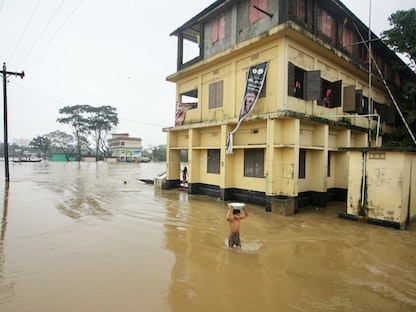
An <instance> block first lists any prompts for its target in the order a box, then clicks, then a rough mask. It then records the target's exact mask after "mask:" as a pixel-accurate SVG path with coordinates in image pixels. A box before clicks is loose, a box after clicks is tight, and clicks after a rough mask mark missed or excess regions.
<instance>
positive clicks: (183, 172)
mask: <svg viewBox="0 0 416 312" xmlns="http://www.w3.org/2000/svg"><path fill="white" fill-rule="evenodd" d="M187 174H188V168H186V167H184V168H183V170H182V182H183V183H186V182H188V177H187Z"/></svg>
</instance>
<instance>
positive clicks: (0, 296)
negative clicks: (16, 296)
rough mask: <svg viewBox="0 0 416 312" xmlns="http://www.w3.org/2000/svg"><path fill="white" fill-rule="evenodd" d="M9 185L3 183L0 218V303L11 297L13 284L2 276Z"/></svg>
mask: <svg viewBox="0 0 416 312" xmlns="http://www.w3.org/2000/svg"><path fill="white" fill-rule="evenodd" d="M9 187H10V184H9V183H5V186H4V193H3V209H2V212H3V213H2V218H1V233H0V302H4V301H5V300H7V299H8V298H10V297H11V296H12V295H13V291H14V283H13V282H8V281H7V280H6V278H5V274H4V270H5V269H4V263H5V261H6V254H5V250H4V249H5V248H4V245H5V239H6V229H7V213H8V209H9Z"/></svg>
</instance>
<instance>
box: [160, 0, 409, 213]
mask: <svg viewBox="0 0 416 312" xmlns="http://www.w3.org/2000/svg"><path fill="white" fill-rule="evenodd" d="M171 35H173V36H176V37H177V38H178V46H177V47H178V50H177V72H176V73H173V74H172V75H170V76H168V77H167V80H168V81H170V82H172V83H175V84H176V122H175V126H173V127H169V128H165V129H164V131H165V132H167V140H168V141H167V173H166V178H167V182H166V187H167V188H176V187H177V186H178V184H179V183H180V176H179V175H180V154H181V151H182V150H186V151H187V152H188V193H191V194H194V193H195V194H208V195H212V196H216V197H219V198H221V199H223V200H240V201H244V202H249V203H254V204H258V205H264V207H265V209H266V210H268V211H272V210H273V211H280V212H282V213H286V214H290V213H293V212H294V211H296V209H297V208H298V207H300V206H302V205H305V204H316V205H319V206H325V205H326V203H327V202H328V201H331V200H343V201H346V194H347V189H348V176H349V151H348V148H360V147H362V148H366V147H372V146H373V147H379V146H381V145H382V139H383V134H385V133H389V132H391V131H392V130H393V129H394V128H395V126H396V122H397V120H398V118H397V113H396V111H397V110H396V107H395V105H396V104H395V101H393V99H392V97H391V96H390V95H389V92H388V91H387V89H386V85H387V86H389V88H390V89H391V91H392V93H393V94H406V93H407V91H408V90H406V82H407V81H415V80H416V78H415V74H414V73H413V72H412V71H411V70H410V69H409V68H408V67H407V66H406V65H405V64H404V63H403V61H402V60H401V59H400V58H398V57H397V56H396V55H395V54H394V53H393V52H392V51H391V50H390V49H388V47H387V46H386V45H384V44H383V43H382V42H381V41H380V40H379V38H378V37H377V36H376V35H375V34H373V33H372V32H371V31H369V29H368V27H366V26H365V25H364V24H363V23H362V22H361V21H360V20H359V19H358V18H357V17H356V16H355V15H354V14H353V13H352V12H351V11H350V10H349V9H348V8H347V7H345V6H344V5H343V4H342V2H340V1H337V0H290V1H289V0H218V1H216V2H214V3H213V4H212V5H211V6H209V7H208V8H206V9H205V10H203V11H202V12H200V13H199V14H198V15H196V16H195V17H193V18H192V19H190V20H189V21H187V22H186V23H185V24H183V25H182V26H180V27H179V28H177V29H176V30H175V31H173V32H172V34H171ZM192 44H193V45H194V47H195V50H194V51H196V55H192V57H189V56H188V55H189V51H187V49H189V47H190V45H192ZM368 51H372V53H371V54H370V53H369V52H368Z"/></svg>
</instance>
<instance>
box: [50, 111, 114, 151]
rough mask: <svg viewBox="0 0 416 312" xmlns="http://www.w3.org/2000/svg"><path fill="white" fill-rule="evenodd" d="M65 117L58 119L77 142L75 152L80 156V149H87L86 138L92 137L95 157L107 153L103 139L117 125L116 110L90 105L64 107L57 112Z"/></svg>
mask: <svg viewBox="0 0 416 312" xmlns="http://www.w3.org/2000/svg"><path fill="white" fill-rule="evenodd" d="M59 113H60V114H64V115H66V117H62V118H58V119H57V121H58V122H59V123H62V124H68V125H69V126H70V127H71V129H72V132H73V134H74V137H75V139H76V142H77V150H78V153H79V155H80V156H81V152H82V148H83V147H87V146H86V143H88V139H87V137H88V136H89V135H91V136H92V139H93V141H94V142H95V150H96V154H95V155H96V157H97V159H98V155H99V151H100V149H101V151H103V153H108V148H107V146H106V144H105V139H106V136H107V134H108V133H109V131H110V130H111V129H112V128H113V127H114V126H117V125H118V117H117V113H116V109H115V108H114V107H111V106H101V107H93V106H90V105H75V106H65V107H64V108H61V109H60V110H59Z"/></svg>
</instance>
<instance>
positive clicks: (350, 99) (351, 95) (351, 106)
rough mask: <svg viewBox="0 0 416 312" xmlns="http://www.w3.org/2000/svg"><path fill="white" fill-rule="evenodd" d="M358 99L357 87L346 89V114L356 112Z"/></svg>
mask: <svg viewBox="0 0 416 312" xmlns="http://www.w3.org/2000/svg"><path fill="white" fill-rule="evenodd" d="M355 103H356V99H355V86H346V87H344V106H343V111H344V112H345V113H355V112H356V105H355Z"/></svg>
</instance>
